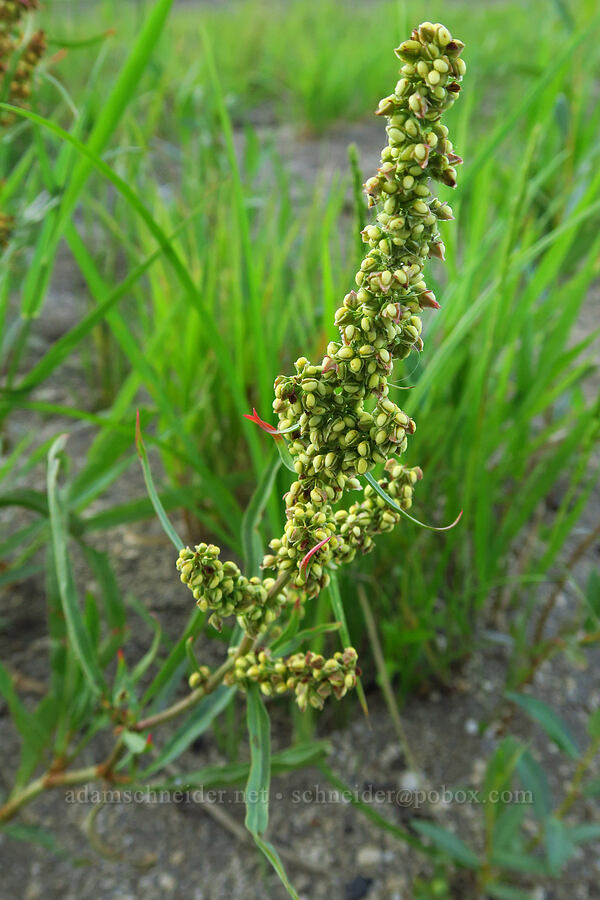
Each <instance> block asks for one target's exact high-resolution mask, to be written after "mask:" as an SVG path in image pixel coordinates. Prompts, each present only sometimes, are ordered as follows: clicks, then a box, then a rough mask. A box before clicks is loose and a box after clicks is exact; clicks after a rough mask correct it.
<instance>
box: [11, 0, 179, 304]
mask: <svg viewBox="0 0 600 900" xmlns="http://www.w3.org/2000/svg"><path fill="white" fill-rule="evenodd" d="M171 5H172V0H158V2H157V3H155V5H154V7H153V8H152V9H151V10H150V12H149V13H148V14H147V15H145V16H144V23H143V26H142V28H141V29H140V32H139V34H138V35H137V36H136V39H135V42H134V44H133V46H132V48H131V52H130V53H129V56H128V58H127V60H126V62H125V65H124V66H123V68H122V69H121V71H120V73H119V76H118V78H117V81H116V82H115V85H114V87H113V89H112V91H111V92H110V94H109V95H108V97H107V98H106V100H105V102H104V103H103V104H102V106H101V109H100V113H99V115H98V117H97V119H96V122H95V124H94V128H93V131H92V133H91V135H90V137H89V140H88V142H87V144H86V145H85V146H86V150H88V151H89V153H90V154H92V155H96V156H98V155H99V154H101V153H102V152H103V151H104V149H105V148H106V146H107V144H108V142H109V140H110V138H111V136H112V134H113V132H114V131H115V129H116V127H117V125H118V123H119V121H120V119H121V117H122V115H123V113H124V111H125V109H126V107H127V105H128V104H129V102H130V100H131V99H132V97H133V96H134V94H135V92H136V90H137V87H138V85H139V81H140V77H141V74H142V72H143V71H144V69H145V68H146V66H147V65H148V62H149V60H150V57H151V55H152V53H153V51H154V48H155V46H156V43H157V41H158V39H159V37H160V35H161V33H162V30H163V26H164V24H165V21H166V18H167V16H168V14H169V10H170V8H171ZM92 168H93V162H92V161H91V160H90V159H89V158H82V159H79V160H78V161H77V162H76V163H75V165H74V167H73V170H72V174H71V177H70V178H69V181H68V183H67V185H66V188H65V190H64V194H63V197H62V202H61V206H60V210H59V214H58V217H57V221H56V224H55V227H54V228H53V232H52V236H51V237H50V238H49V241H48V246H47V248H46V252H45V253H44V255H43V259H42V260H41V265H40V266H39V267H38V266H35V267H34V268H33V269H32V271H30V273H29V276H28V278H27V280H26V283H25V288H24V298H23V312H24V314H25V315H28V316H35V315H37V314H38V313H39V309H40V307H41V305H42V303H43V299H44V295H45V290H46V285H47V284H48V282H49V279H50V275H51V273H52V267H53V263H54V260H55V258H56V247H57V246H58V243H59V241H60V239H61V237H62V234H63V231H64V227H65V225H66V223H67V221H68V220H69V219H70V218H71V216H72V214H73V211H74V209H75V207H76V205H77V201H78V199H79V196H80V194H81V191H82V189H83V187H84V185H85V183H86V181H87V179H88V177H89V175H90V173H91V171H92Z"/></svg>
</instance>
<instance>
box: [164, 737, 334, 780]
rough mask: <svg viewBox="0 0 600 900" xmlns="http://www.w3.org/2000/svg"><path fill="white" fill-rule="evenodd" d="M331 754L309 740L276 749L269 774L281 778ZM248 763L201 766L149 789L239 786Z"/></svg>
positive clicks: (245, 777) (325, 743) (322, 744)
mask: <svg viewBox="0 0 600 900" xmlns="http://www.w3.org/2000/svg"><path fill="white" fill-rule="evenodd" d="M329 753H331V744H330V743H329V742H328V741H309V742H306V743H300V744H295V745H294V746H292V747H287V748H286V749H285V750H279V751H278V752H277V753H274V754H273V756H272V757H271V774H272V775H284V774H286V773H288V772H295V771H297V770H298V769H302V768H304V767H305V766H312V765H317V764H318V763H319V762H321V761H322V760H323V759H324V758H325V757H326V756H328V754H329ZM249 773H250V763H230V764H229V765H218V766H205V767H204V768H202V769H198V770H197V771H195V772H186V773H185V774H183V775H174V776H172V777H170V778H167V779H166V780H165V781H161V782H160V783H156V784H154V783H153V784H152V785H151V787H152V788H153V790H157V791H158V790H175V789H179V788H201V787H203V788H211V787H224V786H226V785H233V784H240V783H242V782H245V781H247V780H248V775H249Z"/></svg>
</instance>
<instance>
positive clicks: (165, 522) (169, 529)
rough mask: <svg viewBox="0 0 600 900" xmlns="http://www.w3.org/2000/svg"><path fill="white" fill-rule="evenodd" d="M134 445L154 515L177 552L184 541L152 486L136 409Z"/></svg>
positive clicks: (152, 482) (138, 413)
mask: <svg viewBox="0 0 600 900" xmlns="http://www.w3.org/2000/svg"><path fill="white" fill-rule="evenodd" d="M135 446H136V448H137V453H138V456H139V458H140V462H141V464H142V469H143V471H144V481H145V482H146V490H147V491H148V496H149V497H150V500H151V501H152V506H153V507H154V509H155V512H156V515H157V516H158V519H159V521H160V524H161V525H162V527H163V531H164V532H165V534H166V535H167V537H169V538H170V539H171V541H172V543H173V546H174V547H175V549H176V550H177V552H179V551H180V550H181V548H182V547H185V544H184V542H183V541H182V540H181V538H180V537H179V535H178V534H177V532H176V531H175V529H174V528H173V526H172V525H171V522H170V521H169V517H168V516H167V514H166V512H165V508H164V506H163V505H162V503H161V502H160V497H159V496H158V492H157V490H156V488H155V486H154V479H153V478H152V472H151V471H150V464H149V462H148V454H147V453H146V448H145V447H144V442H143V440H142V432H141V429H140V411H139V409H138V411H137V417H136V423H135Z"/></svg>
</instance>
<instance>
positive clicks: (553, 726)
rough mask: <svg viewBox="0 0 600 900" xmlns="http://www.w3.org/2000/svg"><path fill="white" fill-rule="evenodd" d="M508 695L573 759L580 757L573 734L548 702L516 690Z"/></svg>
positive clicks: (507, 694)
mask: <svg viewBox="0 0 600 900" xmlns="http://www.w3.org/2000/svg"><path fill="white" fill-rule="evenodd" d="M506 697H507V698H508V699H509V700H512V701H513V703H516V704H517V705H518V706H520V707H521V709H524V710H525V712H526V713H527V714H528V715H529V716H531V718H532V719H535V721H536V722H538V724H539V725H541V726H542V728H543V729H544V731H545V732H546V734H547V735H548V737H549V738H550V740H552V741H554V743H555V744H556V745H557V747H559V748H560V749H561V750H564V752H565V753H566V754H567V755H568V756H570V757H571V759H579V756H580V753H579V749H578V747H577V744H576V743H575V740H574V738H573V736H572V735H571V733H570V732H569V730H568V728H567V726H566V725H565V723H564V722H563V721H562V719H561V718H560V717H559V716H558V715H557V714H556V713H555V712H554V710H553V709H551V707H549V706H548V704H547V703H544V702H543V701H542V700H538V698H537V697H530V696H529V695H528V694H517V693H515V692H514V691H507V693H506Z"/></svg>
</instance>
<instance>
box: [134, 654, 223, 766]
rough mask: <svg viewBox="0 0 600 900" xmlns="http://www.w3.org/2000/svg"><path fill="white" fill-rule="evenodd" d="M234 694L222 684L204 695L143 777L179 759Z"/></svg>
mask: <svg viewBox="0 0 600 900" xmlns="http://www.w3.org/2000/svg"><path fill="white" fill-rule="evenodd" d="M184 653H185V651H184ZM234 696H235V690H234V689H233V688H229V687H226V686H225V685H223V684H222V685H221V686H220V687H218V688H217V690H216V691H214V692H213V693H212V694H208V696H207V697H204V698H203V699H202V700H201V701H200V702H199V703H198V705H197V706H196V707H195V709H194V710H193V711H192V712H191V713H190V715H189V716H188V717H187V719H186V720H185V721H184V722H183V723H182V724H181V725H180V726H179V728H178V729H177V731H176V732H175V734H174V735H173V736H172V737H171V738H170V739H169V740H168V741H167V743H166V744H165V746H164V747H163V749H162V750H161V751H160V753H159V755H158V757H157V758H156V759H155V760H154V761H153V762H152V763H151V764H150V765H149V766H148V767H147V768H146V769H144V771H143V772H142V773H141V777H143V778H146V777H147V776H148V775H152V773H153V772H158V771H159V769H162V768H163V766H166V765H167V763H170V762H171V761H172V760H174V759H177V757H178V756H180V755H181V754H182V753H183V751H184V750H187V748H188V747H189V746H190V744H191V743H192V742H193V741H195V740H196V738H197V737H199V736H200V735H201V734H203V733H204V732H205V731H206V730H207V728H209V727H210V725H211V723H212V721H213V719H215V718H216V717H217V716H218V715H219V713H221V712H223V710H224V709H225V707H226V706H227V705H228V704H229V703H231V701H232V700H233V698H234Z"/></svg>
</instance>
